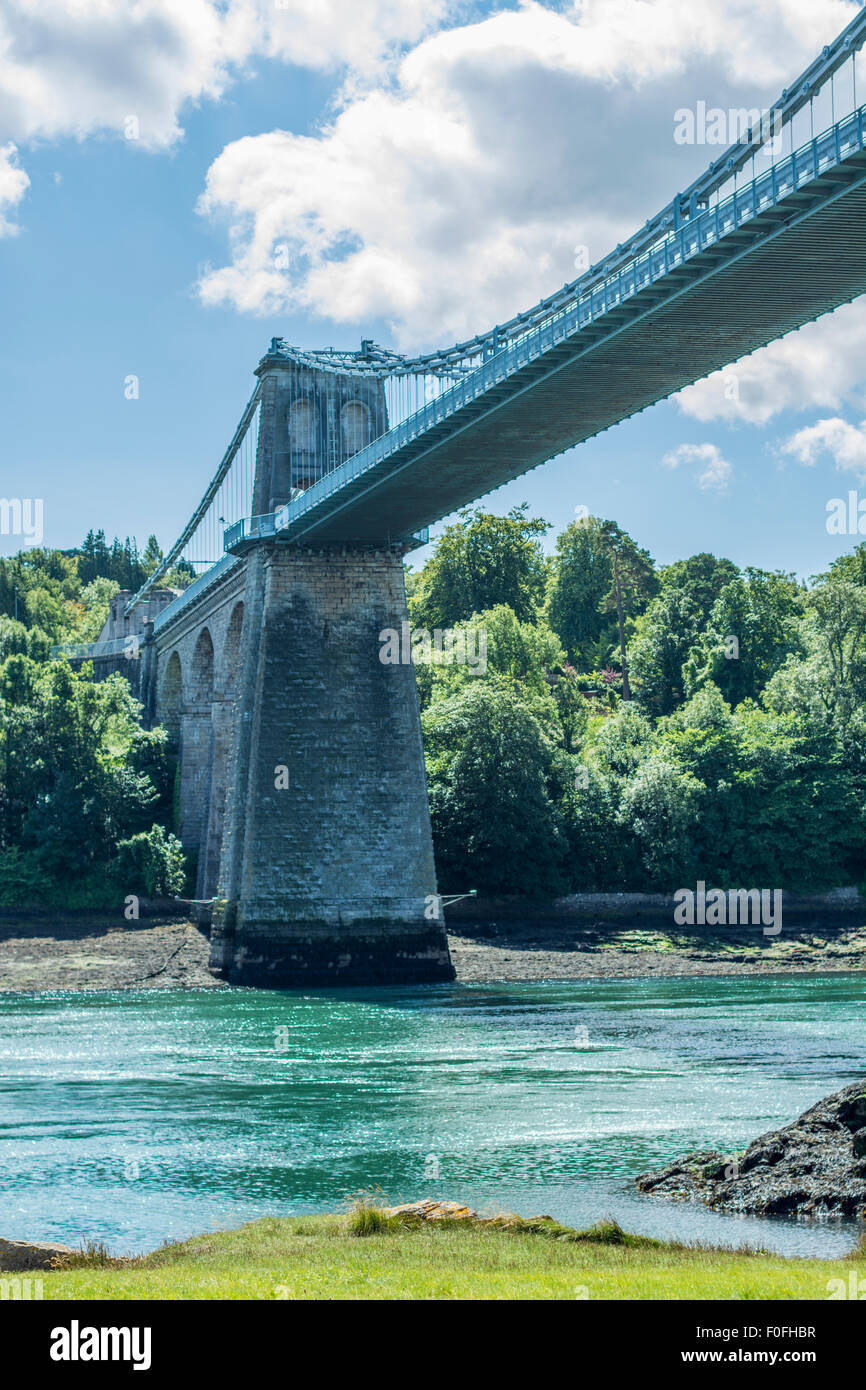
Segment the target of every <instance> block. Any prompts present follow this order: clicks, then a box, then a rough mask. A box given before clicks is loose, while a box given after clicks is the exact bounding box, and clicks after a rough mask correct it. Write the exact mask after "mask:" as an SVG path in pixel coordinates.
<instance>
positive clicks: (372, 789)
mask: <svg viewBox="0 0 866 1390" xmlns="http://www.w3.org/2000/svg"><path fill="white" fill-rule="evenodd" d="M406 620H407V614H406V601H405V592H404V585H403V567H402V558H401V556H400V554H399V553H397V552H396V551H389V550H385V551H377V552H352V551H345V550H340V551H331V552H311V551H303V550H299V549H295V548H289V547H286V546H282V545H279V544H273V543H261V544H260V545H259V546H258V547H257V548H256V550H255V551H254V552H253V553H252V554H251V555H250V558H249V561H248V572H247V584H246V614H245V621H244V635H243V639H242V644H241V654H240V669H239V671H238V680H239V701H238V710H237V718H236V724H235V738H234V746H233V752H232V759H231V763H230V767H229V774H228V784H227V799H226V814H225V827H224V832H223V851H222V859H221V864H220V886H219V889H218V897H219V898H220V902H219V904H218V905H217V910H216V913H215V920H214V927H213V935H212V958H211V964H212V967H213V968H215V969H218V970H219V971H220V972H221V973H223V974H224V975H225V976H226V977H227V978H228V979H229V980H231V981H233V982H235V983H242V984H259V985H269V986H277V987H279V986H283V987H292V986H303V985H322V984H340V983H352V984H364V983H397V982H402V981H407V982H408V981H433V980H449V979H451V978H453V970H452V967H451V962H450V958H449V955H448V948H447V944H446V940H445V933H444V926H443V923H442V919H441V915H440V912H439V903H438V898H437V897H436V880H435V870H434V865H433V847H432V840H431V835H430V818H429V811H428V805H427V784H426V778H425V772H424V761H423V753H422V747H421V730H420V721H419V717H418V701H417V693H416V687H415V675H414V670H413V668H412V666H411V665H409V664H401V665H390V664H383V662H382V661H380V651H381V650H382V643H381V642H380V636H379V634H380V633H381V632H382V631H383V630H384V629H386V628H396V629H397V630H398V631H399V630H400V626H401V623H403V622H405V621H406Z"/></svg>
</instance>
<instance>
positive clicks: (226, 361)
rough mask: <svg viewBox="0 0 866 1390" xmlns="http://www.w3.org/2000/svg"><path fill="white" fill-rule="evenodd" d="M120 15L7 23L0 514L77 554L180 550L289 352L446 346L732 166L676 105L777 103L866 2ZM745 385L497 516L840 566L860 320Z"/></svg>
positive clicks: (333, 0)
mask: <svg viewBox="0 0 866 1390" xmlns="http://www.w3.org/2000/svg"><path fill="white" fill-rule="evenodd" d="M109 8H111V9H113V15H112V18H111V22H109V21H108V20H107V19H106V12H105V8H104V7H102V6H100V5H98V4H97V3H96V0H93V3H91V2H90V0H82V5H81V6H80V7H79V9H78V10H77V11H76V13H75V15H74V16H70V14H69V7H68V6H64V5H62V4H60V2H59V0H37V3H36V5H35V11H36V13H37V14H38V16H39V18H40V20H41V21H42V23H41V25H40V26H39V27H38V28H34V21H33V14H34V6H32V5H31V6H30V7H28V6H27V5H26V4H25V3H24V0H9V3H8V5H7V6H6V7H5V9H4V15H3V17H2V18H0V54H2V55H4V56H0V214H2V215H3V216H5V223H0V226H5V228H6V235H2V236H0V296H2V304H3V311H4V312H3V324H4V330H5V331H4V332H3V335H2V340H0V399H2V410H3V420H4V431H3V436H4V437H3V446H2V468H0V495H2V496H5V497H23V498H27V497H41V498H43V499H44V541H45V543H46V544H49V545H57V546H61V547H68V546H72V545H75V544H77V543H79V542H80V541H81V539H82V538H83V536H84V534H85V533H86V531H87V530H88V529H89V528H90V527H103V528H104V529H105V530H106V532H107V533H108V534H109V536H111V535H113V534H115V533H117V534H120V535H126V534H134V535H135V536H136V537H137V538H138V540H139V542H140V543H141V544H143V543H144V541H145V539H146V537H147V536H148V534H149V533H150V532H151V531H154V532H156V534H157V535H158V537H159V539H160V541H161V543H162V544H163V545H164V546H166V547H167V546H168V545H169V544H170V543H171V541H172V540H173V539H174V538H175V536H176V535H177V534H178V532H179V531H180V529H181V527H182V525H183V523H184V522H185V520H186V519H187V516H188V515H189V513H190V511H191V510H192V508H193V506H194V504H195V503H196V501H197V500H198V498H199V496H200V495H201V492H202V491H203V488H204V486H205V483H206V481H207V479H208V478H209V476H210V475H211V473H212V472H213V470H214V468H215V466H216V464H217V462H218V460H219V457H220V456H221V454H222V452H223V450H224V448H225V446H226V444H227V442H228V440H229V438H230V436H231V434H232V431H233V429H234V426H235V424H236V422H237V419H238V417H239V416H240V414H241V411H242V409H243V406H244V403H245V402H246V400H247V397H248V396H249V394H250V390H251V388H252V385H253V377H252V370H253V368H254V366H255V365H256V363H257V361H258V359H259V358H260V357H261V355H262V353H263V352H264V351H265V349H266V348H267V345H268V342H269V340H270V338H271V336H273V335H275V334H279V335H281V336H283V337H285V338H287V339H289V340H290V341H293V342H296V343H298V344H302V345H306V346H323V345H326V344H329V343H336V344H340V345H351V346H355V345H357V343H358V342H359V340H360V339H361V338H362V337H372V338H374V339H376V340H377V341H379V342H382V343H385V344H388V345H391V346H399V347H405V348H407V349H412V348H425V347H429V346H435V345H442V344H445V343H448V342H449V341H453V340H455V339H458V338H460V337H463V336H466V335H467V334H468V333H474V332H477V331H480V330H482V329H486V328H487V327H489V325H490V324H491V323H493V322H495V321H497V320H499V319H504V318H507V317H510V316H511V314H512V313H514V312H515V311H517V310H518V309H521V308H524V307H527V306H528V305H529V304H531V303H532V302H534V301H535V300H536V299H537V298H539V297H540V296H541V295H543V294H545V293H547V292H550V291H551V290H552V289H554V288H556V287H557V286H558V285H561V284H562V283H563V282H564V281H565V280H568V279H571V278H573V276H574V274H575V270H574V268H573V257H574V250H575V247H576V245H578V244H581V245H582V244H586V245H588V246H589V247H590V251H591V258H592V259H593V260H595V259H598V258H600V257H601V256H602V255H604V253H605V252H606V251H607V250H608V249H610V247H611V246H613V245H614V244H615V243H616V242H617V241H618V240H620V239H621V238H622V237H624V236H625V235H627V234H628V233H629V232H630V231H633V230H634V229H635V228H636V227H637V226H638V225H639V224H640V223H642V222H643V221H644V220H645V218H646V217H647V216H649V215H650V214H651V213H653V212H655V211H656V210H657V208H658V207H660V206H661V205H662V204H663V203H664V202H666V201H667V200H668V199H669V198H670V197H671V195H672V194H673V192H674V191H675V189H676V188H677V187H682V186H683V185H684V184H685V183H687V182H688V181H689V179H690V178H691V177H693V176H694V175H695V174H696V173H697V172H698V171H699V170H700V169H701V168H703V167H704V166H705V165H706V164H707V163H708V162H709V160H710V159H711V158H712V157H714V154H715V153H716V152H715V151H714V150H713V149H712V148H706V147H704V148H695V147H688V146H686V147H683V146H678V145H677V144H676V143H675V142H674V140H673V138H672V131H673V127H674V112H675V111H676V110H677V109H678V108H683V107H685V108H688V107H690V106H692V105H694V103H695V102H696V101H698V100H701V99H702V100H706V101H707V102H708V103H709V104H711V105H718V106H719V107H720V108H724V109H727V108H728V107H729V106H731V105H743V104H748V105H755V106H763V105H766V104H768V103H769V102H770V101H772V99H773V97H774V96H775V95H776V94H777V92H778V90H779V89H780V88H781V87H782V86H784V85H785V83H786V81H789V80H790V79H791V78H793V77H795V76H796V75H797V73H798V72H799V71H800V69H801V68H802V67H803V66H805V64H806V62H808V61H809V60H810V59H811V57H813V56H814V55H815V54H816V53H817V52H818V50H819V49H820V47H821V44H822V43H824V42H827V41H828V40H829V39H831V38H832V37H834V35H835V34H836V33H837V32H838V31H839V30H840V29H841V28H842V27H843V26H844V24H845V23H846V21H847V20H848V19H849V18H850V17H851V16H852V15H853V14H854V13H855V11H856V8H857V7H856V5H854V4H852V3H846V2H845V0H810V3H809V4H808V5H805V4H804V3H803V0H764V3H762V4H758V3H757V0H754V3H746V0H725V3H721V0H638V3H637V5H634V4H632V5H629V4H628V3H627V0H604V4H601V3H600V0H585V3H584V4H583V5H582V6H577V5H574V6H572V5H571V4H569V3H560V4H556V5H541V4H535V3H528V4H518V5H512V6H501V7H500V6H471V5H466V4H463V5H460V6H456V7H455V6H451V5H449V4H448V3H447V0H442V3H435V4H424V5H422V4H420V3H419V0H370V3H369V5H368V6H363V7H359V6H358V5H357V4H354V3H353V4H349V3H347V0H321V4H319V5H317V6H314V7H310V6H309V5H307V4H304V3H302V0H282V3H278V4H276V5H274V4H266V3H264V0H262V3H259V0H226V3H223V4H219V5H217V4H215V3H211V0H190V3H189V6H188V8H186V7H182V8H184V10H185V13H184V17H183V19H179V18H178V16H177V14H176V10H177V7H176V6H173V5H171V4H169V3H168V0H140V3H139V4H138V5H136V6H133V5H127V4H125V3H122V0H118V3H117V4H116V5H115V6H113V7H109ZM359 10H360V11H362V12H363V13H360V12H359ZM73 55H74V56H73ZM863 75H864V76H863V85H862V91H863V93H864V95H866V55H864V58H863ZM4 91H5V93H6V95H5V96H4V95H2V93H3V92H4ZM10 92H11V94H12V95H11V96H10V95H9V94H10ZM861 100H862V98H861ZM130 115H135V116H136V119H137V121H138V123H139V132H138V138H137V139H129V138H126V132H127V129H128V127H127V124H126V123H127V121H128V118H129V116H130ZM22 170H23V171H24V174H25V175H26V179H27V180H29V184H26V186H24V187H23V188H22V182H23V177H22V174H21V171H22ZM280 246H286V247H288V248H289V251H290V268H289V271H288V273H286V274H282V273H281V272H278V271H277V270H276V269H275V260H274V253H275V250H276V249H277V248H279V247H280ZM131 374H134V375H135V376H136V377H138V379H139V398H138V399H137V400H129V399H126V397H125V394H124V382H125V379H126V378H127V377H128V376H129V375H131ZM736 374H737V380H738V385H739V399H738V400H734V401H731V400H729V399H727V398H726V396H725V393H724V390H723V384H722V382H720V381H719V380H714V379H710V380H709V381H708V382H706V383H702V384H700V385H699V386H697V387H695V388H692V390H691V391H690V392H687V393H685V394H684V395H683V396H682V397H680V398H679V399H677V400H672V401H668V402H665V403H663V404H661V405H658V406H656V407H654V408H653V409H651V410H649V411H647V412H645V413H644V414H643V415H641V416H639V417H637V418H636V419H634V420H630V421H626V422H623V423H622V424H621V425H619V426H617V427H616V428H615V429H613V430H610V431H608V432H607V433H606V434H605V435H603V436H601V437H600V438H598V439H596V440H593V441H590V442H589V443H587V444H585V445H583V446H581V447H580V448H579V449H577V450H572V451H570V452H569V453H568V454H567V455H564V456H563V457H561V458H559V459H557V460H554V461H552V462H550V463H548V464H547V465H545V466H544V467H543V468H540V469H537V470H535V471H534V472H533V473H531V474H529V475H527V476H525V477H523V478H521V479H518V480H517V481H516V482H514V483H512V484H510V485H509V486H508V487H506V488H503V489H500V490H499V491H498V492H497V493H495V494H492V495H491V496H490V497H489V498H488V499H486V502H487V505H489V506H490V507H491V508H492V509H494V510H500V509H506V508H507V507H509V506H511V505H513V504H514V503H516V502H522V501H524V500H525V501H528V502H529V503H530V505H531V508H532V511H533V512H534V513H537V514H541V515H543V516H545V517H546V518H547V519H548V520H550V521H551V522H553V523H554V526H555V528H556V529H561V528H562V527H563V526H564V525H566V524H567V523H568V522H569V521H570V520H571V519H572V518H573V516H574V514H575V509H576V508H579V507H588V508H589V510H590V511H591V512H592V513H594V514H599V515H603V516H610V517H615V518H616V519H617V520H618V521H619V522H620V524H622V525H623V526H625V527H626V528H627V529H628V530H629V531H631V532H632V534H633V535H634V536H635V537H636V538H637V539H638V541H639V542H640V543H641V544H642V545H645V546H647V547H648V548H649V549H650V550H651V552H652V553H653V554H654V555H655V556H656V558H657V559H658V560H659V561H661V562H668V561H671V560H673V559H675V558H677V557H678V556H682V555H686V554H690V553H693V552H694V551H697V550H713V551H715V552H717V553H720V554H726V555H729V556H730V557H731V558H733V559H734V560H736V561H737V562H739V563H741V564H748V563H753V564H758V565H762V566H766V567H779V568H783V569H791V570H796V571H797V572H799V573H800V574H803V575H808V574H810V573H814V572H815V571H817V570H819V569H821V568H823V567H825V566H826V564H827V563H828V561H829V560H830V559H831V558H832V557H833V556H834V555H836V554H839V553H841V552H842V551H844V550H846V549H849V548H850V547H851V546H852V545H853V544H854V543H855V541H856V539H857V538H856V537H837V536H831V535H829V534H828V533H827V529H826V525H825V518H826V506H827V502H828V500H829V499H830V498H832V497H836V496H845V495H846V494H847V492H848V490H849V489H851V488H859V489H861V491H863V495H864V496H866V484H864V479H866V425H864V423H863V422H864V416H866V306H864V301H863V300H860V301H857V302H856V303H855V304H854V305H852V306H849V307H847V308H845V309H843V310H840V311H839V312H838V313H837V314H835V315H832V316H829V317H828V318H826V319H824V320H821V321H820V322H819V323H818V324H815V325H812V326H810V327H809V328H807V329H805V330H803V331H802V332H801V333H798V334H795V335H792V336H791V337H790V338H788V339H786V340H785V341H784V342H783V343H782V344H777V345H774V346H773V347H771V348H769V349H767V350H764V352H762V353H757V354H755V355H754V356H753V357H752V358H750V359H747V361H746V362H745V363H743V364H742V365H741V366H740V367H738V368H737V369H736ZM683 446H694V449H693V450H692V452H691V453H690V452H689V450H688V449H687V448H686V449H684V447H683ZM665 460H667V462H665ZM673 463H676V465H677V466H671V465H672V464H673ZM19 546H20V538H18V537H14V536H5V535H0V554H9V553H12V552H13V551H15V550H16V549H18V548H19Z"/></svg>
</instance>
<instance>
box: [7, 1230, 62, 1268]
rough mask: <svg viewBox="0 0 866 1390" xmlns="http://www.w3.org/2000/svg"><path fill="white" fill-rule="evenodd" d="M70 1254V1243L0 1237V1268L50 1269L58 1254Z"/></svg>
mask: <svg viewBox="0 0 866 1390" xmlns="http://www.w3.org/2000/svg"><path fill="white" fill-rule="evenodd" d="M70 1254H72V1246H71V1245H54V1244H52V1243H51V1242H50V1241H45V1240H40V1241H30V1240H3V1239H2V1237H0V1269H2V1270H10V1269H11V1270H16V1271H19V1270H22V1269H52V1268H53V1265H52V1261H53V1260H54V1259H55V1258H56V1256H58V1255H70Z"/></svg>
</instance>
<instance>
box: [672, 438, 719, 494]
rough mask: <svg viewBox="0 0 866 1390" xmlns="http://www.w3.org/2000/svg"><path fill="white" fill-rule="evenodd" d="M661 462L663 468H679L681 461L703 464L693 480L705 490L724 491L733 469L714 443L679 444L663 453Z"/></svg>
mask: <svg viewBox="0 0 866 1390" xmlns="http://www.w3.org/2000/svg"><path fill="white" fill-rule="evenodd" d="M662 463H663V464H664V466H665V468H679V466H680V464H681V463H697V464H699V465H703V471H702V472H696V474H695V482H696V483H697V485H698V487H699V488H703V490H704V491H705V492H708V491H713V492H726V491H727V487H728V483H729V482H730V481H731V473H732V471H733V470H732V468H731V465H730V463H729V462H728V460H727V459H726V458H725V457H724V456H723V455H722V452H721V450H720V449H719V448H718V446H717V445H715V444H679V445H677V447H676V449H671V450H670V452H669V453H667V454H665V455H664V457H663V459H662Z"/></svg>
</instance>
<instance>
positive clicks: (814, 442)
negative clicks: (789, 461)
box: [780, 416, 866, 479]
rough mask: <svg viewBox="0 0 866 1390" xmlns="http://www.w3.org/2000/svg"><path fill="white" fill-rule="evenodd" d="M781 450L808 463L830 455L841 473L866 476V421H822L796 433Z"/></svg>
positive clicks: (801, 461)
mask: <svg viewBox="0 0 866 1390" xmlns="http://www.w3.org/2000/svg"><path fill="white" fill-rule="evenodd" d="M780 452H781V453H783V454H788V455H789V456H790V457H791V458H794V459H796V460H797V462H798V463H804V464H806V465H808V466H811V465H812V464H814V463H817V461H818V459H819V458H822V457H823V456H824V455H825V454H827V455H829V456H830V458H832V460H833V462H834V463H835V465H836V467H837V468H838V469H839V470H840V471H841V472H845V471H847V472H851V473H856V474H857V476H858V477H859V478H860V479H866V420H863V421H861V423H860V424H859V425H850V424H849V423H848V421H847V420H843V419H841V418H840V417H839V416H834V417H833V418H832V419H828V420H819V421H818V423H817V424H816V425H809V426H807V428H806V429H802V430H797V432H796V433H795V434H792V435H791V437H790V438H789V439H787V440H786V441H785V443H784V444H783V445H782V446H781V450H780Z"/></svg>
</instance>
